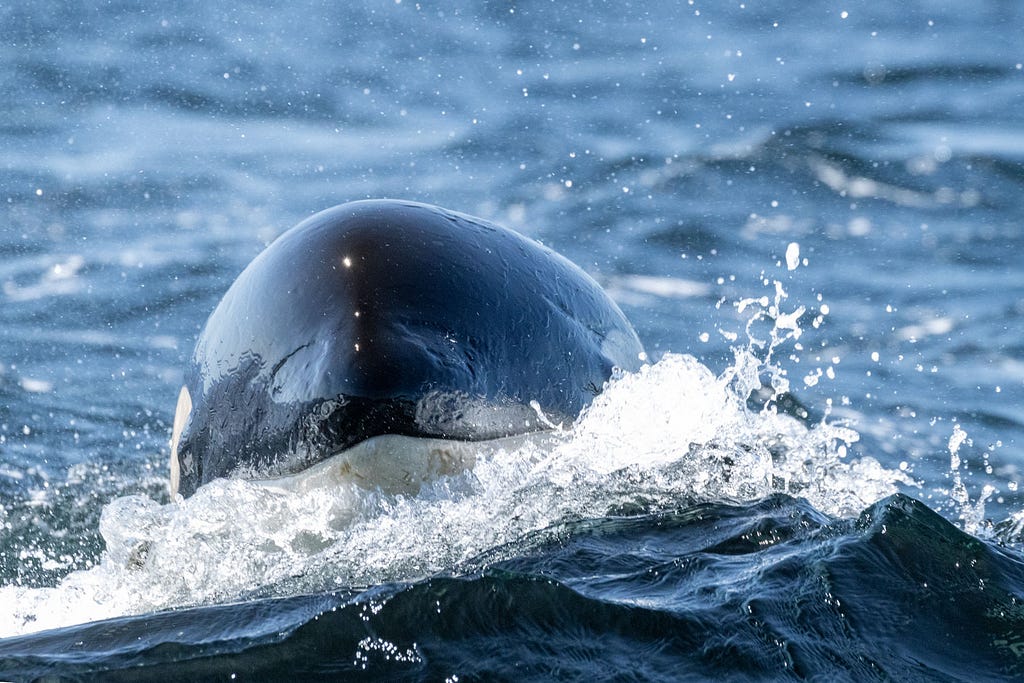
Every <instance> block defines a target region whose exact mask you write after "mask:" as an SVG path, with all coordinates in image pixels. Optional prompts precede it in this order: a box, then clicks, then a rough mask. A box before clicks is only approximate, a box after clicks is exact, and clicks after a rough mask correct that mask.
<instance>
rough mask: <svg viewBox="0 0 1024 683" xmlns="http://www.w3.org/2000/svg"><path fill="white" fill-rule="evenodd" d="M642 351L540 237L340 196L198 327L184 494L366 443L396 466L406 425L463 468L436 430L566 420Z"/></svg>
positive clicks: (174, 474) (460, 438)
mask: <svg viewBox="0 0 1024 683" xmlns="http://www.w3.org/2000/svg"><path fill="white" fill-rule="evenodd" d="M645 359H646V356H645V353H644V349H643V345H642V344H641V342H640V340H639V338H638V337H637V334H636V332H635V331H634V329H633V327H632V325H631V324H630V323H629V321H628V320H627V319H626V317H625V316H624V315H623V313H622V311H621V310H619V308H618V306H616V304H615V303H614V302H613V301H612V300H611V299H610V298H609V297H608V295H607V294H606V293H605V292H604V291H603V290H602V289H601V287H600V286H599V285H598V284H597V283H596V282H595V281H594V280H593V279H592V278H591V277H590V276H589V275H587V274H586V273H585V272H583V270H581V269H580V268H579V267H577V266H576V265H575V264H573V263H572V262H570V261H569V260H568V259H566V258H564V257H563V256H561V255H559V254H557V253H555V252H554V251H552V250H551V249H548V248H547V247H545V246H542V245H541V244H539V243H537V242H535V241H534V240H531V239H529V238H527V237H524V236H522V235H520V234H519V233H516V232H513V231H512V230H509V229H507V228H504V227H501V226H498V225H495V224H493V223H490V222H487V221H485V220H482V219H479V218H474V217H472V216H468V215H465V214H461V213H456V212H454V211H448V210H445V209H442V208H439V207H436V206H430V205H427V204H421V203H416V202H409V201H397V200H364V201H357V202H351V203H347V204H342V205H340V206H335V207H333V208H330V209H327V210H325V211H322V212H320V213H317V214H315V215H313V216H311V217H310V218H308V219H306V220H304V221H302V222H301V223H299V224H298V225H297V226H295V227H294V228H292V229H291V230H289V231H287V232H285V233H284V234H282V235H281V236H280V237H279V238H278V239H277V240H275V241H274V242H273V243H272V244H271V245H270V246H269V247H267V248H266V250H264V251H263V252H262V253H261V254H259V255H258V256H257V257H256V258H255V259H254V260H253V261H252V262H251V263H250V264H249V265H248V266H247V267H246V268H245V270H243V271H242V273H241V274H240V275H239V276H238V278H237V279H236V280H235V282H234V283H233V284H232V285H231V287H230V288H229V289H228V291H227V293H226V294H225V295H224V297H223V298H222V299H221V301H220V303H219V304H218V305H217V307H216V308H215V310H214V311H213V313H212V314H211V315H210V317H209V319H208V320H207V322H206V325H205V326H204V327H203V329H202V331H201V333H200V335H199V338H198V340H197V342H196V345H195V349H194V351H193V353H192V356H191V359H190V361H189V363H188V367H187V368H186V371H185V376H184V386H183V387H182V388H181V391H180V394H179V398H178V405H177V410H176V413H175V418H174V426H173V431H172V439H171V463H170V465H171V494H172V498H177V496H178V494H180V495H181V496H185V497H188V496H190V495H192V494H193V493H195V491H196V490H197V489H198V488H199V487H200V486H202V485H203V484H205V483H207V482H210V481H212V480H214V479H217V478H220V477H229V476H232V477H234V476H237V477H244V478H249V479H274V478H275V477H276V478H281V477H287V476H290V475H294V474H295V473H298V472H302V471H305V470H308V469H310V468H314V466H317V465H318V464H320V463H323V462H324V461H326V460H328V459H331V458H333V457H334V456H336V455H338V454H341V453H346V452H350V451H356V450H359V448H357V447H362V451H361V452H362V456H361V457H362V458H363V460H364V461H366V460H367V459H370V460H374V461H377V462H376V465H381V464H384V465H386V463H381V462H380V461H381V460H383V459H387V458H388V457H389V452H391V451H393V450H394V449H393V448H391V446H394V445H395V444H396V443H397V441H396V440H402V441H403V443H404V442H405V441H407V440H408V439H410V438H411V439H417V440H423V441H424V443H428V444H430V449H431V450H429V452H430V453H433V454H434V456H437V457H435V460H437V458H438V457H439V458H440V460H438V461H437V462H435V464H436V465H438V466H437V467H435V468H434V469H435V470H437V471H442V472H443V471H449V470H450V469H452V468H454V469H458V466H459V465H458V463H456V464H455V465H452V463H450V462H446V461H445V459H444V454H445V449H444V448H443V447H442V448H440V450H439V448H438V444H445V443H448V444H452V445H453V447H454V448H453V449H452V452H460V453H463V452H465V451H466V448H465V446H466V445H467V443H472V442H485V441H491V440H497V441H498V442H501V440H507V439H509V438H512V437H517V436H521V435H528V434H532V433H537V432H542V431H543V430H545V429H548V428H550V427H551V426H553V425H554V424H556V423H571V422H572V420H574V419H575V418H576V417H578V415H579V413H580V411H581V410H582V409H583V408H584V407H585V406H587V405H588V404H589V403H590V402H591V401H592V399H593V398H594V396H596V395H597V394H598V393H600V391H601V390H602V387H603V386H604V385H605V383H606V382H607V381H608V380H609V379H610V378H611V377H612V375H613V371H614V369H615V368H619V369H620V370H622V371H627V372H629V371H635V370H637V369H638V368H639V367H640V365H641V364H642V363H643V362H644V360H645ZM389 444H390V446H389ZM368 445H369V446H368ZM460 462H462V461H461V460H460ZM438 463H440V464H438ZM365 464H366V463H365V462H364V465H365ZM374 469H375V466H374V463H372V462H371V463H370V466H369V468H368V469H366V471H367V472H372V471H374ZM385 469H386V467H385ZM366 483H367V484H368V485H370V486H372V485H373V483H374V482H373V481H372V480H371V481H369V482H366Z"/></svg>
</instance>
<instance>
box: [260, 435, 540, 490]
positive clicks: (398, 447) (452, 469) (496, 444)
mask: <svg viewBox="0 0 1024 683" xmlns="http://www.w3.org/2000/svg"><path fill="white" fill-rule="evenodd" d="M550 438H551V434H550V432H533V433H530V434H518V435H515V436H507V437H504V438H500V439H491V440H487V441H450V440H447V439H431V438H424V437H413V436H399V435H397V434H383V435H380V436H375V437H372V438H369V439H367V440H365V441H362V442H360V443H358V444H356V445H355V446H353V447H352V448H349V449H346V450H344V451H341V452H340V453H337V454H336V455H333V456H331V457H330V458H327V459H326V460H324V461H322V462H318V463H317V464H315V465H313V466H311V467H309V468H307V469H305V470H302V471H301V472H297V473H295V474H289V475H287V476H283V477H276V478H274V479H258V480H255V481H253V483H255V484H259V485H261V486H268V487H273V488H280V489H285V490H288V491H293V492H296V493H304V492H307V491H310V490H313V489H318V488H328V487H332V486H338V485H344V484H349V483H353V484H357V485H359V486H360V487H362V488H365V489H369V490H380V491H383V492H385V493H392V494H404V495H415V494H416V493H418V492H419V490H420V487H421V486H422V485H423V484H425V483H428V482H430V481H433V480H435V479H437V478H438V477H443V476H447V475H453V474H459V473H460V472H463V471H465V470H469V469H472V468H473V466H474V465H475V464H476V460H477V458H479V457H482V456H486V455H490V454H492V453H496V452H498V451H501V450H505V451H510V450H514V449H517V448H520V447H521V446H523V445H524V444H525V443H527V442H530V441H532V442H535V443H541V442H543V441H546V440H548V439H550Z"/></svg>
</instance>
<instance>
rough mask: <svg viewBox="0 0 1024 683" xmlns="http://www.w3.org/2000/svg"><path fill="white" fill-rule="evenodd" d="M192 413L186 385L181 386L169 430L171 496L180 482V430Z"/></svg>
mask: <svg viewBox="0 0 1024 683" xmlns="http://www.w3.org/2000/svg"><path fill="white" fill-rule="evenodd" d="M191 414H192V395H191V394H190V393H188V387H186V386H182V387H181V392H180V393H179V394H178V405H177V407H176V408H175V409H174V428H173V430H172V431H171V482H170V484H171V498H172V499H174V498H175V497H176V496H177V495H178V484H179V483H180V482H181V463H180V462H178V444H180V443H181V432H182V430H184V429H185V423H187V422H188V416H189V415H191Z"/></svg>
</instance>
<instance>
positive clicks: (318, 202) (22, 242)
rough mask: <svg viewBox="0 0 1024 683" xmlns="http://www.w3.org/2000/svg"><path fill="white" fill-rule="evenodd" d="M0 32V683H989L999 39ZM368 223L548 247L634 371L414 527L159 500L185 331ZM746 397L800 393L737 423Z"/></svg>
mask: <svg viewBox="0 0 1024 683" xmlns="http://www.w3.org/2000/svg"><path fill="white" fill-rule="evenodd" d="M0 29H2V30H0V88H2V92H3V93H4V95H5V96H4V97H3V98H0V211H2V214H0V586H2V587H0V622H3V625H0V636H4V637H7V638H6V639H0V673H3V674H5V675H7V676H10V677H14V678H18V677H30V676H32V675H38V674H40V673H58V674H60V673H69V674H71V675H78V674H80V675H83V676H88V675H94V674H96V673H97V672H100V671H105V670H107V669H110V668H114V669H117V668H121V667H127V666H136V665H144V666H143V667H142V668H140V669H136V670H135V671H136V673H135V674H133V675H136V676H138V677H139V678H142V677H145V676H147V675H153V676H157V675H163V674H161V673H160V671H161V667H164V666H172V667H178V668H177V669H172V670H177V671H188V672H191V674H190V675H193V676H195V677H204V676H218V675H221V674H226V673H236V674H238V675H241V676H244V675H245V674H263V675H269V674H273V673H282V672H286V671H291V672H294V671H309V672H314V671H315V672H319V673H324V672H335V673H337V672H341V671H349V672H361V673H362V674H364V675H367V676H369V677H375V678H380V679H393V678H395V677H399V678H402V677H406V678H419V677H424V678H432V679H433V678H445V677H455V676H461V677H462V678H461V680H467V679H473V678H474V677H480V678H493V677H498V678H508V677H511V676H516V677H517V678H524V677H525V678H538V679H544V678H568V679H573V678H576V679H579V678H588V679H593V678H601V677H606V676H611V675H614V674H615V673H619V674H621V675H623V676H624V677H626V678H627V679H628V678H629V677H633V678H635V679H657V678H659V677H661V678H665V679H666V680H680V679H681V678H686V677H688V676H689V677H692V678H693V679H695V680H699V679H703V678H708V677H716V678H727V679H762V678H763V679H777V678H785V677H787V676H792V677H794V678H806V677H811V676H814V675H816V674H823V675H827V676H837V675H848V676H849V677H850V678H852V679H857V680H870V679H878V680H885V679H891V678H899V679H903V680H910V679H914V678H920V679H925V680H957V679H967V678H970V679H972V680H984V679H986V678H988V679H993V680H995V679H1000V678H1002V677H1007V676H1010V675H1012V674H1015V673H1016V674H1019V673H1020V671H1021V668H1022V665H1021V664H1020V663H1019V659H1018V656H1019V655H1020V654H1024V611H1022V608H1021V600H1022V599H1024V554H1022V553H1024V550H1022V545H1021V543H1022V540H1024V538H1022V535H1021V534H1022V527H1024V498H1022V494H1021V491H1020V482H1021V479H1022V477H1024V470H1022V467H1024V444H1022V436H1024V342H1022V341H1021V340H1022V336H1024V335H1022V333H1024V260H1022V259H1024V257H1022V255H1021V254H1022V253H1024V232H1022V225H1024V202H1022V200H1021V196H1022V187H1024V108H1022V107H1021V102H1022V101H1024V99H1022V98H1024V71H1022V62H1024V49H1022V47H1021V45H1022V44H1021V41H1020V35H1021V31H1022V30H1024V5H1021V4H1019V3H1015V2H1007V1H1002V0H985V1H983V2H978V3H951V2H941V1H938V0H934V1H926V0H922V1H916V2H909V3H899V4H896V3H890V4H880V3H869V2H864V1H859V0H850V1H848V2H831V1H830V2H818V1H814V2H774V3H762V2H757V1H749V0H748V1H747V2H734V1H730V2H725V3H711V2H703V1H700V0H688V1H684V2H660V1H657V0H655V1H652V2H642V3H641V2H615V3H612V2H608V3H605V2H580V3H559V2H548V1H546V0H528V1H526V2H514V3H510V2H464V1H456V2H448V3H434V2H412V1H411V0H398V1H395V0H388V1H386V2H385V1H381V2H352V3H337V4H334V3H321V2H306V1H304V0H300V1H299V2H295V3H289V4H283V3H282V4H278V3H269V2H257V3H250V4H246V5H230V4H223V3H203V2H189V1H182V2H175V3H170V4H160V3H146V2H137V1H117V0H112V1H110V2H70V1H69V2H36V3H14V4H11V3H3V4H0ZM367 197H396V198H406V199H413V200H418V201H424V202H429V203H434V204H439V205H441V206H445V207H448V208H451V209H455V210H459V211H463V212H466V213H470V214H475V215H478V216H481V217H484V218H487V219H490V220H493V221H495V222H498V223H502V224H504V225H507V226H509V227H512V228H514V229H516V230H518V231H520V232H522V233H524V234H526V235H529V236H531V237H533V238H535V239H538V240H540V241H542V242H544V243H545V244H547V245H549V246H551V247H553V248H554V249H556V250H558V251H560V252H561V253H563V254H565V255H566V256H568V257H569V258H570V259H572V260H573V261H575V262H576V263H578V264H579V265H581V266H582V267H583V268H584V269H585V270H587V271H588V272H589V273H590V274H592V275H593V276H594V277H595V278H596V279H597V280H598V281H599V282H600V283H601V284H602V285H603V286H604V287H605V288H606V289H607V290H608V291H609V293H610V294H611V295H612V296H613V298H615V299H616V301H617V302H618V303H619V305H620V306H621V307H622V308H623V310H624V311H625V312H626V314H627V316H628V317H629V318H630V319H631V320H632V321H633V322H634V324H635V326H636V327H637V330H638V332H639V334H640V337H641V339H642V340H643V341H644V343H645V345H646V346H647V350H648V354H649V356H650V357H651V359H652V361H656V363H655V365H653V366H652V367H651V368H648V370H647V371H645V372H644V373H642V375H641V376H637V377H632V378H626V379H625V380H623V382H622V383H620V384H617V385H615V386H613V387H612V389H611V390H609V392H608V393H607V394H606V395H605V396H604V397H603V400H602V402H600V404H599V405H596V406H595V409H594V410H593V411H592V414H590V415H588V416H587V417H586V418H584V419H583V420H582V421H581V423H580V424H579V425H578V426H577V427H576V428H574V430H573V431H570V432H568V433H565V434H562V435H560V441H559V443H558V445H557V446H556V447H555V448H554V449H553V450H551V449H549V450H548V451H544V452H537V451H533V450H529V449H524V450H522V451H519V452H514V453H509V454H505V457H504V458H502V459H496V460H495V461H493V462H490V461H488V462H484V463H483V465H482V467H481V469H480V471H479V472H476V473H475V474H474V475H472V476H466V477H464V478H462V479H459V478H455V479H454V480H452V481H445V482H440V483H439V484H438V485H437V486H435V487H433V488H432V489H431V490H429V491H424V492H422V493H421V495H420V496H416V497H411V498H402V497H397V498H396V497H388V496H386V495H383V494H381V495H375V496H370V495H367V496H363V497H360V496H357V495H356V494H354V493H353V492H351V491H345V492H337V493H336V494H329V493H323V492H321V493H320V494H318V496H320V497H315V498H302V499H295V498H289V499H280V498H277V497H273V496H271V497H270V498H267V495H268V494H266V492H265V491H261V490H258V489H257V488H256V487H251V486H248V485H246V484H244V483H241V482H227V483H224V484H222V485H218V486H216V487H214V488H215V489H216V490H211V491H210V492H208V493H207V495H205V496H204V495H200V496H197V497H196V498H195V499H190V500H189V501H188V502H187V504H186V505H175V504H169V503H170V501H169V500H168V496H167V493H166V484H165V482H166V476H167V458H168V447H167V441H168V438H169V424H170V421H171V419H172V416H173V415H172V412H173V408H174V400H175V397H176V395H177V391H178V387H179V386H180V384H181V369H182V368H183V366H184V364H185V359H186V358H187V357H188V354H189V353H190V352H191V347H192V344H193V342H194V340H195V337H196V335H197V333H198V331H199V328H200V327H201V325H202V324H203V322H204V321H205V319H206V316H207V315H208V314H209V312H210V311H211V310H212V308H213V307H214V306H215V304H216V302H217V301H218V299H219V298H220V296H221V295H222V293H223V292H224V291H225V290H226V289H227V287H228V285H229V284H230V283H231V281H232V280H233V279H234V277H235V276H236V275H237V274H238V273H239V272H240V271H241V269H242V268H243V267H244V266H245V265H246V264H247V263H248V262H249V260H250V259H251V258H252V257H253V256H255V255H256V254H257V253H258V252H259V251H260V250H261V249H262V248H264V247H265V246H266V244H268V243H269V242H270V241H271V240H272V239H273V238H274V237H276V236H277V235H278V234H280V233H281V232H283V231H284V230H285V229H287V228H288V227H290V226H291V225H294V224H295V223H297V222H298V221H299V220H301V219H303V218H305V217H306V216H308V215H310V214H311V213H314V212H316V211H319V210H321V209H324V208H326V207H328V206H332V205H334V204H337V203H341V202H343V201H349V200H354V199H360V198H367ZM762 342H763V343H762ZM776 342H777V343H776ZM771 378H774V379H775V381H776V385H777V386H780V385H779V382H781V381H783V380H787V381H788V384H789V386H788V389H789V393H790V395H791V397H790V398H788V399H787V400H786V401H782V402H780V403H779V405H776V404H775V403H770V404H769V406H768V409H767V410H764V409H763V403H764V402H763V400H762V401H760V402H758V401H752V402H749V403H748V402H747V401H746V395H747V393H748V392H749V390H750V389H751V388H753V387H755V386H756V385H758V384H760V381H761V380H765V379H771ZM787 412H788V414H787ZM791 415H792V416H795V417H791ZM233 507H238V508H240V509H242V510H243V512H244V513H245V514H238V513H233V512H231V511H230V509H231V508H233ZM253 509H255V510H263V511H264V512H261V513H259V514H257V515H256V519H255V521H253V520H251V519H249V517H251V515H250V514H249V513H250V511H251V510H253ZM225 510H228V511H227V512H225ZM101 519H102V521H101ZM197 520H199V521H197ZM282 520H287V522H286V521H282ZM268 538H269V539H271V540H270V541H266V539H268ZM264 541H266V543H264ZM261 543H264V545H261ZM140 544H142V545H140ZM266 544H269V545H271V546H273V548H272V549H271V550H268V549H267V548H266V547H264V546H265V545H266ZM139 548H146V549H147V550H146V552H147V553H148V556H145V555H144V556H142V557H141V559H140V557H139V556H138V552H137V551H138V549H139ZM133 553H135V554H133ZM140 565H141V566H140ZM225 604H228V605H229V606H224V605H225ZM210 605H221V606H219V607H211V606H210ZM230 605H233V606H230ZM166 609H176V610H177V611H173V612H169V613H161V614H159V615H157V616H147V615H151V614H152V613H153V612H159V611H160V610H166ZM106 618H116V619H120V621H115V622H101V623H99V624H92V625H91V626H83V627H74V624H78V623H81V622H89V621H93V620H96V619H106ZM175 619H177V621H176V620H175ZM111 624H113V625H111ZM54 628H56V629H58V630H56V631H50V632H48V633H44V634H33V632H34V631H38V630H39V629H54ZM76 628H77V630H76ZM83 629H84V630H83ZM125 633H127V634H138V633H145V634H147V635H146V637H145V638H142V639H141V640H136V641H131V638H128V636H123V634H125ZM117 634H122V636H123V637H125V638H128V640H126V641H119V640H117V638H118V637H122V636H119V635H117ZM129 641H130V642H133V643H134V644H126V643H128V642H129ZM75 643H77V645H75ZM82 643H85V645H82ZM181 667H186V668H181ZM187 667H191V668H187ZM303 667H305V668H303ZM681 671H682V672H685V673H682V674H681V673H680V672H681ZM125 675H126V676H127V674H125ZM453 680H454V678H453Z"/></svg>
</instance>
